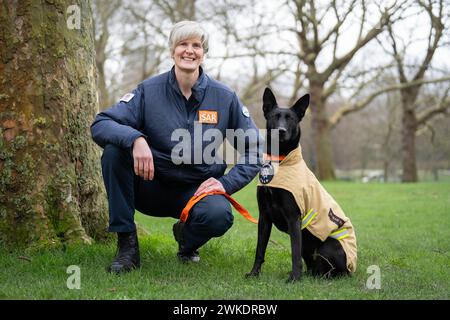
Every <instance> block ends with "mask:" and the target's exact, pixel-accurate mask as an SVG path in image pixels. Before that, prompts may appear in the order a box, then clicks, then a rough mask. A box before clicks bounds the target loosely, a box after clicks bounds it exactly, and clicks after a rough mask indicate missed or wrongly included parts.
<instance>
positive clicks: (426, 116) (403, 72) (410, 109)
mask: <svg viewBox="0 0 450 320" xmlns="http://www.w3.org/2000/svg"><path fill="white" fill-rule="evenodd" d="M417 3H418V5H419V8H420V9H422V10H424V11H425V12H426V14H427V17H428V18H429V21H430V23H429V33H428V39H427V48H426V52H425V56H424V57H423V59H422V60H421V61H420V62H419V63H416V66H412V67H409V68H408V65H407V60H406V59H407V53H408V49H409V45H408V44H406V45H403V46H402V44H401V43H402V42H401V41H400V39H399V38H398V37H397V36H396V34H395V30H394V27H393V26H392V24H388V31H389V37H390V40H391V49H392V50H391V54H392V56H393V57H394V60H395V62H396V66H397V74H398V83H399V84H400V85H402V86H404V87H403V88H401V89H400V94H401V106H402V167H403V174H402V181H403V182H416V181H417V165H416V149H415V144H416V143H415V139H416V132H417V130H418V129H419V128H420V126H422V125H425V124H426V123H427V122H428V121H429V120H430V119H432V118H433V117H434V116H436V115H438V114H440V113H443V112H445V111H446V110H447V109H448V107H449V101H448V100H449V94H448V93H449V89H450V88H448V89H447V90H445V91H444V94H443V95H442V96H441V97H440V98H438V99H433V100H437V101H423V102H422V106H423V105H424V104H426V107H423V108H421V109H420V110H419V105H420V104H421V103H419V100H420V99H419V94H420V90H421V88H422V87H423V85H424V84H425V83H435V82H440V81H450V77H448V76H446V77H442V78H427V77H426V73H427V70H429V69H430V66H431V62H432V60H433V56H434V55H435V53H436V51H437V50H438V48H439V47H440V46H441V45H442V40H443V35H444V32H445V30H448V27H449V25H448V23H447V25H445V23H446V22H447V21H446V19H445V16H444V14H445V12H447V11H448V10H449V9H450V6H449V5H448V4H447V5H445V4H444V1H443V0H440V1H435V0H428V1H420V0H419V1H417ZM409 44H411V43H409ZM408 69H409V70H408ZM408 73H409V74H410V75H409V74H408ZM419 111H420V112H419Z"/></svg>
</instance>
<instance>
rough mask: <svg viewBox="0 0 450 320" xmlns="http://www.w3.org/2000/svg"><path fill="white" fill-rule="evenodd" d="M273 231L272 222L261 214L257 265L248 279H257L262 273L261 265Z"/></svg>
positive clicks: (247, 275) (255, 264)
mask: <svg viewBox="0 0 450 320" xmlns="http://www.w3.org/2000/svg"><path fill="white" fill-rule="evenodd" d="M271 231H272V221H270V220H269V219H267V216H265V214H264V213H261V215H260V217H259V221H258V244H257V245H256V256H255V263H254V264H253V268H252V271H250V272H249V273H247V274H246V275H245V276H246V277H257V276H259V273H260V272H261V265H262V264H263V262H264V256H265V254H266V248H267V243H268V242H269V238H270V232H271Z"/></svg>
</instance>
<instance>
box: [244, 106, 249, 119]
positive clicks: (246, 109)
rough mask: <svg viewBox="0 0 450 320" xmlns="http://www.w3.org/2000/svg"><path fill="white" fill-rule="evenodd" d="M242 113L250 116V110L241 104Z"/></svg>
mask: <svg viewBox="0 0 450 320" xmlns="http://www.w3.org/2000/svg"><path fill="white" fill-rule="evenodd" d="M242 114H243V115H244V116H245V117H247V118H248V117H250V112H249V111H248V108H247V107H246V106H242Z"/></svg>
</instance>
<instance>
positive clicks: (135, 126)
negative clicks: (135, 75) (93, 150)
mask: <svg viewBox="0 0 450 320" xmlns="http://www.w3.org/2000/svg"><path fill="white" fill-rule="evenodd" d="M131 95H132V96H131ZM127 96H128V97H127ZM130 97H131V99H129V98H130ZM127 100H128V101H127ZM143 109H144V91H143V88H142V85H140V86H138V87H137V88H136V89H135V90H133V92H132V93H131V94H130V93H129V94H127V95H125V96H124V98H122V99H121V100H120V101H119V103H117V104H116V105H114V106H112V107H111V108H109V109H107V110H105V111H103V112H100V113H99V114H98V115H97V116H96V117H95V120H94V122H93V123H92V125H91V134H92V139H93V140H94V141H95V143H97V144H98V145H99V146H100V147H102V148H104V147H105V146H106V145H107V144H114V145H116V146H119V147H121V148H130V147H131V146H132V145H133V142H134V140H136V139H137V138H139V137H141V136H143V137H145V135H144V134H143V133H142V132H141V130H142V127H143V111H144V110H143Z"/></svg>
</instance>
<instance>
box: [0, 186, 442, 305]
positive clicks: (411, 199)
mask: <svg viewBox="0 0 450 320" xmlns="http://www.w3.org/2000/svg"><path fill="white" fill-rule="evenodd" d="M324 185H325V187H326V189H327V190H328V191H329V192H330V193H331V194H332V195H333V196H334V197H335V198H336V199H337V200H338V202H339V203H340V204H341V206H342V208H343V209H344V211H345V212H346V214H347V215H348V216H349V217H350V218H351V219H352V222H353V224H354V226H355V230H356V235H357V240H358V269H357V272H356V273H355V274H354V275H353V276H352V277H347V278H341V279H335V280H324V279H316V278H313V277H310V276H306V275H305V276H304V277H303V279H302V281H301V282H299V283H295V284H286V283H285V280H286V279H287V277H288V272H289V271H290V268H291V262H290V261H291V260H290V245H289V237H288V236H287V235H286V234H284V233H281V232H279V231H278V230H276V229H275V228H274V230H273V232H272V237H271V240H272V241H271V242H270V243H269V247H268V249H267V254H266V262H265V264H264V265H263V270H262V274H261V276H260V277H259V278H258V279H245V278H244V274H245V273H246V272H248V271H250V269H251V266H252V263H253V259H254V252H255V247H256V237H257V231H256V226H255V225H253V224H251V223H249V222H247V221H246V220H244V219H243V218H242V217H241V216H240V215H239V214H238V213H235V223H234V226H233V227H232V228H231V229H230V230H229V231H228V232H227V233H226V234H225V235H224V236H223V237H221V238H215V239H212V240H211V241H209V242H208V243H207V244H206V245H205V246H204V247H203V248H202V249H201V250H200V254H201V261H200V263H198V264H187V265H185V264H180V263H178V262H177V260H176V258H175V253H176V248H177V246H176V242H175V240H174V239H173V237H172V231H171V230H172V229H171V227H172V224H173V223H174V222H175V220H174V219H170V218H152V217H147V216H144V215H141V214H137V216H136V220H137V222H138V224H139V225H140V226H142V227H143V228H145V229H146V230H148V232H149V235H148V236H145V237H141V238H140V249H141V260H142V261H141V263H142V268H141V269H140V270H138V271H135V272H132V273H130V274H126V275H122V276H115V275H110V274H107V273H106V272H105V269H104V268H105V266H106V265H108V264H109V262H110V261H111V259H112V257H113V255H114V253H115V243H111V244H95V245H92V246H72V247H69V248H67V250H66V251H65V252H63V251H60V250H51V251H41V252H26V251H15V252H6V251H5V250H4V249H0V299H280V300H283V299H295V300H297V299H449V292H450V272H449V267H450V256H449V251H450V241H449V238H450V237H449V236H450V228H449V227H450V219H449V214H450V183H447V182H446V183H418V184H357V183H345V182H328V183H325V184H324ZM255 190H256V189H255V183H252V184H250V185H249V186H248V187H247V188H245V189H244V190H242V191H241V192H239V193H238V194H236V195H235V198H236V199H237V200H238V201H239V202H240V203H241V204H243V205H244V206H245V207H246V208H247V209H248V210H249V211H250V212H251V214H252V215H253V216H257V204H256V199H255V192H256V191H255ZM69 265H78V266H79V267H80V268H81V289H80V290H76V289H74V290H69V289H68V288H67V287H66V280H67V277H68V276H69V274H67V273H66V269H67V267H68V266H69ZM371 265H377V266H379V268H380V270H381V289H380V290H369V289H367V288H366V281H367V278H368V277H369V274H368V273H367V268H368V267H369V266H371Z"/></svg>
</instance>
